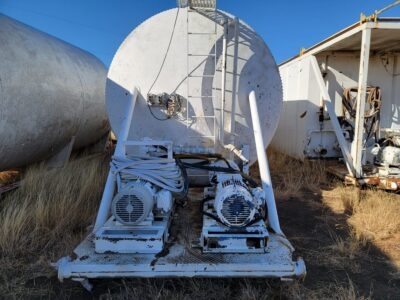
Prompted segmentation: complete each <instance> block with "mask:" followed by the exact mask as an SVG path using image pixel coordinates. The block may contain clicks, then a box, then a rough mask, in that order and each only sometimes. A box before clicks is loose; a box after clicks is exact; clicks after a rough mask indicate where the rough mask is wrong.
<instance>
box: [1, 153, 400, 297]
mask: <svg viewBox="0 0 400 300" xmlns="http://www.w3.org/2000/svg"><path fill="white" fill-rule="evenodd" d="M269 161H270V166H271V173H272V178H273V182H274V186H275V194H276V198H277V206H278V212H279V216H280V220H281V226H282V228H283V230H284V232H285V233H286V235H287V236H288V238H289V240H290V241H291V242H292V244H293V245H294V246H295V248H296V254H297V255H300V256H302V257H303V258H304V260H305V262H306V265H307V271H308V274H307V276H306V278H305V280H304V281H294V282H283V283H281V282H277V281H276V280H268V279H115V280H96V281H94V282H93V283H94V289H93V291H92V293H89V292H87V291H86V290H84V289H83V288H82V287H81V286H80V284H79V283H75V282H72V281H68V280H67V281H65V282H64V283H60V282H58V280H57V275H56V272H55V270H54V269H53V268H52V267H50V264H49V262H55V261H57V259H58V258H60V257H62V256H65V255H70V254H71V253H72V250H73V248H74V247H75V246H76V244H77V243H79V242H80V241H81V239H82V238H83V237H84V236H85V235H86V233H87V230H88V228H89V226H90V225H91V224H92V223H93V221H94V218H95V215H96V212H97V206H98V204H99V199H100V197H101V193H102V190H103V187H104V181H105V176H106V173H107V171H108V164H109V157H108V156H106V155H90V156H89V155H86V156H85V155H79V156H77V157H75V158H74V159H72V160H71V161H70V162H69V163H68V164H67V165H66V166H65V167H64V168H62V169H52V170H49V169H47V168H46V167H45V166H44V165H36V166H32V167H30V168H28V169H27V170H25V171H24V172H22V179H23V180H22V185H21V187H20V188H19V189H17V190H15V191H12V192H9V193H7V194H6V195H5V196H3V198H1V200H0V298H2V299H27V298H28V299H43V298H44V299H400V217H399V213H400V196H399V195H396V194H390V193H386V192H382V191H375V190H371V189H363V190H359V189H357V188H355V187H347V186H344V185H343V184H342V183H341V182H339V181H337V180H335V179H333V178H330V177H328V176H327V175H326V173H325V166H324V162H323V161H315V162H305V163H302V162H299V161H296V160H294V159H291V158H289V157H287V156H284V155H282V154H279V153H277V152H275V151H269ZM252 169H253V172H252V173H253V176H257V168H256V166H254V167H253V168H252ZM14 176H16V173H13V174H11V173H9V172H8V173H4V172H3V173H0V184H1V183H2V182H3V183H4V182H8V181H10V180H13V178H14Z"/></svg>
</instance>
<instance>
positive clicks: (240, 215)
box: [214, 183, 257, 227]
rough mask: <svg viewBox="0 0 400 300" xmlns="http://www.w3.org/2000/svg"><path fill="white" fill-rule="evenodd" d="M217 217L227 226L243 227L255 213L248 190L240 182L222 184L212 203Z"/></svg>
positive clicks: (254, 205) (254, 206)
mask: <svg viewBox="0 0 400 300" xmlns="http://www.w3.org/2000/svg"><path fill="white" fill-rule="evenodd" d="M214 207H215V210H216V212H217V215H218V218H219V219H220V220H221V221H222V223H224V224H225V225H227V226H229V227H244V226H246V225H247V224H249V223H250V222H251V221H252V220H253V219H254V217H255V214H256V213H257V207H256V204H255V203H254V201H253V197H252V195H251V194H250V192H249V191H248V190H247V188H245V187H244V186H243V185H240V184H224V183H223V184H222V185H221V186H220V187H219V188H218V192H217V196H216V198H215V203H214Z"/></svg>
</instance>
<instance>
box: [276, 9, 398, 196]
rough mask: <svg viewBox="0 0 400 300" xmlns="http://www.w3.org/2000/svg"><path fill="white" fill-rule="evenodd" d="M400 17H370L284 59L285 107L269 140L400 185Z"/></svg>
mask: <svg viewBox="0 0 400 300" xmlns="http://www.w3.org/2000/svg"><path fill="white" fill-rule="evenodd" d="M399 40H400V19H398V18H377V17H376V16H375V17H374V18H364V19H362V20H361V21H360V22H357V23H355V24H353V25H351V26H349V27H347V28H345V29H344V30H342V31H340V32H338V33H336V34H334V35H333V36H331V37H329V38H327V39H326V40H323V41H322V42H320V43H318V44H316V45H315V46H313V47H311V48H309V49H306V50H303V51H301V53H300V54H299V55H297V56H295V57H293V58H291V59H289V60H287V61H285V62H284V63H282V64H281V65H280V66H279V71H280V74H281V77H282V84H283V99H284V102H283V111H282V114H281V118H280V121H279V125H278V129H277V132H276V134H275V136H274V138H273V140H272V142H271V145H272V146H273V147H274V148H276V149H278V150H280V151H282V152H284V153H287V154H289V155H290V156H293V157H296V158H299V159H302V160H303V159H315V158H332V159H335V158H337V159H339V160H342V161H343V164H342V166H343V167H341V166H340V164H339V165H336V164H335V165H334V166H332V167H331V168H330V170H331V171H332V172H333V173H335V174H337V175H339V176H341V177H343V178H345V179H347V180H350V181H351V182H353V183H359V184H371V185H375V186H378V187H381V188H384V189H389V190H398V189H399V187H400V169H399V166H400V148H399V146H400V143H399V142H398V141H400V139H399V138H400V121H399V117H400V114H399V107H400V76H399V75H400V65H399V62H400V60H399V58H400V43H399Z"/></svg>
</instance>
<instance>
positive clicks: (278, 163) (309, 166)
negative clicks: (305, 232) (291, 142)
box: [252, 149, 326, 197]
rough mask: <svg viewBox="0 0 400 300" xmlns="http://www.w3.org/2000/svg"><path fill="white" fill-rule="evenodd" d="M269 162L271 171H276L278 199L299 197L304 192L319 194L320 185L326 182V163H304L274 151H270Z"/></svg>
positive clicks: (274, 174)
mask: <svg viewBox="0 0 400 300" xmlns="http://www.w3.org/2000/svg"><path fill="white" fill-rule="evenodd" d="M268 160H269V163H270V168H271V170H274V172H273V181H274V185H275V186H274V190H275V194H276V196H277V197H288V196H294V195H298V194H299V192H300V191H302V190H309V191H313V192H318V191H319V190H320V184H321V183H323V182H325V181H326V173H325V163H324V161H305V162H302V161H299V160H296V159H294V158H291V157H289V156H287V155H285V154H282V153H279V152H277V151H276V150H274V149H268ZM256 168H258V166H254V167H253V168H252V170H255V169H256ZM254 173H256V172H254ZM274 179H275V180H274Z"/></svg>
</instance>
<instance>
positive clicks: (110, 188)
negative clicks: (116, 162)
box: [93, 170, 116, 232]
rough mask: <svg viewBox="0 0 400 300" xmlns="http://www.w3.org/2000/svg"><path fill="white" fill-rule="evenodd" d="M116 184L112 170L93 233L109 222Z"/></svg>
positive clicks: (109, 173)
mask: <svg viewBox="0 0 400 300" xmlns="http://www.w3.org/2000/svg"><path fill="white" fill-rule="evenodd" d="M115 182H116V178H115V174H114V173H113V172H111V170H110V171H109V172H108V177H107V181H106V185H105V187H104V192H103V197H102V198H101V202H100V207H99V212H98V213H97V217H96V223H95V224H94V227H93V232H96V231H97V230H98V229H99V228H100V227H101V226H103V225H104V223H105V222H106V221H107V218H108V215H109V211H110V206H111V201H112V198H113V196H114V192H115Z"/></svg>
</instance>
